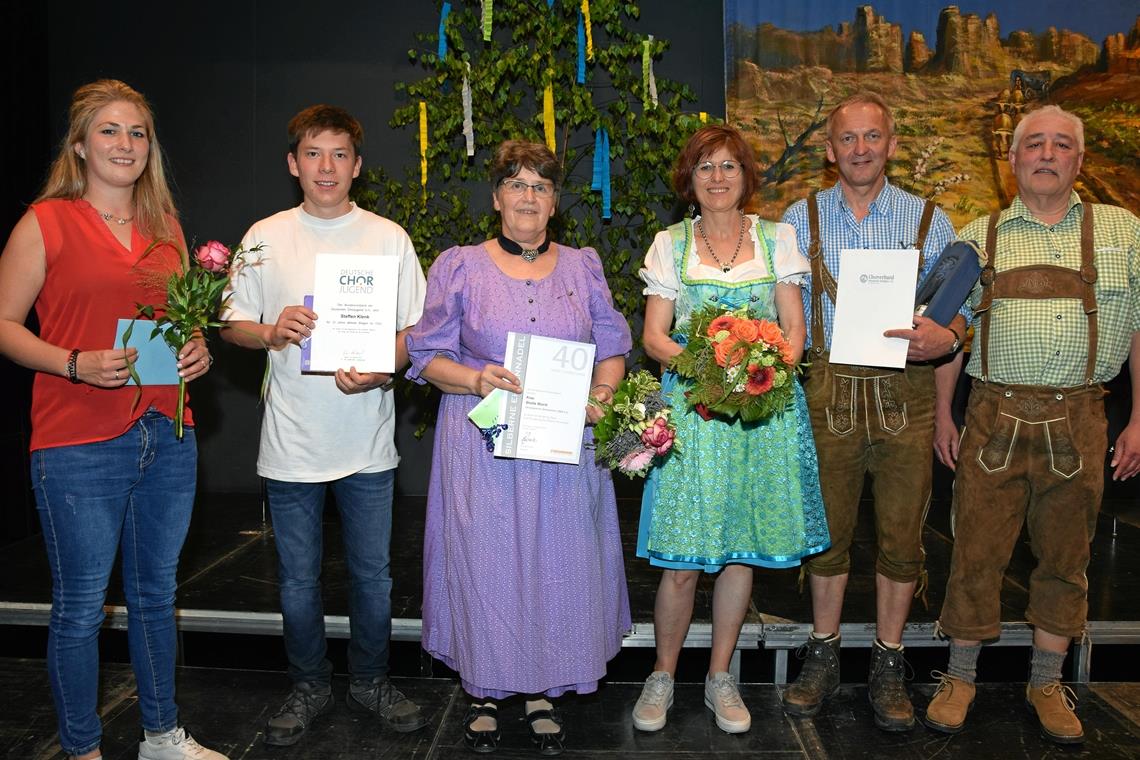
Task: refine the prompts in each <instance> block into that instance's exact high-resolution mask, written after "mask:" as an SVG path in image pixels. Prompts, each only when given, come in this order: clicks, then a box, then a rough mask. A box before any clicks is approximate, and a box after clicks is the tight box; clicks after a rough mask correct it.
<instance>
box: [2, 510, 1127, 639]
mask: <svg viewBox="0 0 1140 760" xmlns="http://www.w3.org/2000/svg"><path fill="white" fill-rule="evenodd" d="M424 505H425V504H424V497H422V496H399V497H397V500H396V505H395V508H394V514H393V529H392V617H393V618H402V619H405V620H418V619H419V617H420V606H421V603H422V581H421V558H422V548H423V518H424ZM863 507H864V508H863V509H862V512H861V514H860V520H859V525H858V529H857V532H856V540H855V544H854V546H853V547H852V572H851V578H850V581H849V583H848V587H847V601H846V604H845V614H844V620H845V622H851V623H866V622H870V621H871V620H872V619H873V611H874V560H875V540H874V522H873V508H872V506H871V504H870V502H865V503H864V505H863ZM618 510H619V515H620V520H621V526H622V541H623V544H624V545H625V557H626V574H627V579H628V583H629V595H630V607H631V609H632V614H633V620H634V622H635V623H647V622H650V621H652V618H653V615H652V611H653V598H654V594H655V592H656V588H657V582H658V579H659V577H660V573H659V571H657V570H656V569H654V568H652V567H650V566H649V565H648V563H647V562H645V561H644V560H641V559H638V558H637V557H635V556H634V547H635V545H636V543H637V521H638V514H639V510H640V504H639V503H638V502H637V501H636V500H633V499H621V500H619V502H618ZM949 515H950V508H949V503H948V502H947V501H944V500H936V501H934V502H933V503H932V505H931V509H930V514H929V517H928V520H927V526H926V531H925V536H924V546H925V549H926V552H927V562H926V567H927V570H928V572H929V574H930V583H929V588H928V591H927V602H928V603H927V604H926V605H924V604H923V603H922V602H921V601H920V600H916V601H915V603H914V606H913V609H912V612H911V617H910V620H911V622H912V623H917V624H922V623H933V622H934V621H935V620H936V619H937V616H938V611H939V610H940V609H941V606H942V596H943V592H944V590H945V586H946V578H947V575H948V573H949V566H950V552H951V546H952V539H951V537H950V525H949V523H950V517H949ZM1117 516H1118V517H1119V519H1118V517H1117ZM1138 526H1140V504H1135V503H1131V502H1126V501H1124V500H1119V501H1109V500H1106V502H1105V504H1104V509H1103V510H1102V513H1101V516H1100V520H1099V525H1098V529H1097V534H1096V538H1095V539H1094V541H1093V546H1092V561H1091V563H1090V565H1089V569H1088V577H1089V588H1090V591H1089V620H1090V621H1140V527H1138ZM1022 538H1023V540H1022V541H1021V542H1020V543H1019V544H1018V546H1017V549H1016V551H1015V552H1014V555H1013V558H1012V561H1011V562H1010V565H1009V568H1008V570H1007V572H1006V577H1005V587H1004V589H1003V593H1002V609H1003V615H1002V620H1003V621H1019V620H1022V619H1023V612H1024V609H1025V605H1026V602H1027V598H1028V596H1027V594H1028V581H1029V572H1030V571H1031V570H1032V568H1033V564H1034V561H1033V556H1032V554H1031V552H1030V549H1029V545H1028V541H1027V539H1025V537H1024V535H1023V537H1022ZM324 539H325V540H324V550H325V563H324V592H325V593H324V596H325V614H326V615H330V616H344V615H346V614H347V612H348V582H347V576H346V574H345V572H344V551H343V547H342V544H341V540H340V525H339V521H338V519H337V516H336V511H335V509H334V508H333V507H332V506H330V507H329V508H328V509H327V510H326V513H325V536H324ZM276 561H277V560H276V554H275V552H274V548H273V532H272V529H271V526H269V525H265V524H263V523H262V510H261V505H260V503H259V499H258V497H257V496H256V495H253V494H236V495H234V494H226V495H208V494H207V495H202V496H200V497H199V502H198V505H197V507H196V509H195V513H194V518H193V521H192V523H191V526H190V535H189V537H188V538H187V541H186V547H185V549H184V550H183V553H182V561H181V565H180V567H179V589H178V607H179V609H180V610H216V611H221V612H227V613H235V614H238V613H276V612H278V611H279V607H278V599H277V594H278V591H277V567H276ZM798 575H799V572H798V570H765V569H759V570H757V572H756V580H755V584H754V590H753V602H752V607H751V610H750V612H749V615H748V618H747V620H746V623H750V624H779V623H802V622H808V621H810V620H811V606H810V599H809V597H808V594H806V593H802V594H801V593H800V591H799V590H798V587H797V580H798ZM119 586H120V583H119V581H118V579H117V577H116V578H114V579H112V581H111V587H110V591H109V594H108V598H107V604H109V605H121V604H122V603H123V602H122V592H121V590H120V588H119ZM50 589H51V579H50V576H49V573H48V568H47V560H46V556H45V554H44V549H43V541H42V539H41V538H40V537H39V536H32V537H29V538H27V539H24V540H22V541H19V542H17V543H15V544H11V545H9V546H7V547H4V550H3V552H2V556H0V605H7V607H4V606H0V624H3V623H5V622H13V621H12V620H11V619H5V614H6V612H8V611H9V610H10V609H11V606H12V605H32V604H47V603H49V602H50V597H51V593H50ZM711 591H712V583H711V578H708V577H706V578H704V579H703V582H702V583H701V585H700V588H699V590H698V598H697V603H696V608H695V611H694V618H693V619H694V622H696V623H708V622H710V615H711V612H710V601H711ZM45 622H46V619H45Z"/></svg>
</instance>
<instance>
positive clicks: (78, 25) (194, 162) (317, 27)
mask: <svg viewBox="0 0 1140 760" xmlns="http://www.w3.org/2000/svg"><path fill="white" fill-rule="evenodd" d="M7 5H8V6H9V8H8V9H7V10H5V11H4V13H5V14H7V18H6V19H5V20H6V21H7V22H8V23H6V24H5V32H4V35H5V37H6V38H7V42H8V43H9V46H8V48H7V53H6V55H7V58H8V63H9V66H8V67H7V71H8V74H7V79H6V80H5V81H6V84H5V86H6V88H7V90H8V92H7V93H6V94H7V95H8V97H7V98H5V101H6V102H7V103H12V102H14V101H15V102H18V103H23V104H26V109H25V111H21V110H20V109H12V108H5V109H4V111H5V113H6V115H5V116H4V117H3V120H4V124H5V126H8V127H9V129H7V130H6V132H5V134H6V135H12V134H19V135H21V137H20V138H19V139H21V140H24V141H26V142H27V145H26V146H25V147H26V150H25V151H23V154H22V156H21V157H20V159H19V160H20V161H21V162H22V164H21V166H22V170H21V171H20V172H18V176H13V177H11V178H10V179H9V180H8V181H6V184H5V192H6V197H5V203H4V214H5V216H4V221H5V222H6V225H5V230H8V229H10V228H11V224H12V223H14V221H15V219H16V218H17V217H18V214H19V213H21V212H22V209H23V205H24V204H26V203H27V202H28V201H30V200H31V199H32V198H33V197H34V195H35V193H36V192H37V190H38V187H39V183H40V181H41V180H42V177H43V173H44V169H45V168H46V166H47V163H48V161H49V160H50V148H51V146H52V145H54V144H55V143H56V142H57V141H58V140H59V138H60V136H61V135H62V131H63V129H64V127H65V124H66V116H67V104H68V99H69V97H70V94H71V92H72V91H73V90H74V89H75V88H76V87H77V86H79V85H80V84H83V83H84V82H87V81H90V80H92V79H96V78H99V77H115V78H119V79H122V80H124V81H126V82H128V83H130V84H132V85H133V86H135V87H136V88H138V89H139V90H141V91H142V92H144V93H145V94H146V95H147V96H148V97H149V98H150V100H151V101H152V103H153V105H154V108H155V112H156V114H157V117H158V132H159V135H160V138H161V140H162V143H163V147H164V149H165V151H166V154H167V158H168V161H169V165H170V168H171V174H172V177H173V179H174V184H175V188H176V199H177V202H178V204H179V208H180V209H181V212H182V225H183V228H184V229H185V231H186V235H187V237H188V238H191V239H193V238H195V237H196V238H198V239H200V240H205V239H207V238H216V239H219V240H223V241H236V240H238V239H239V238H240V237H241V235H242V234H243V233H244V232H245V230H246V228H247V227H248V226H249V225H250V224H251V223H252V222H254V221H256V220H257V219H260V218H262V217H265V216H267V215H269V214H272V213H274V212H276V211H279V210H281V209H282V208H286V207H288V206H292V205H295V204H296V203H298V202H299V194H298V191H297V187H296V181H295V180H294V179H293V178H292V177H291V176H290V175H289V174H288V172H287V171H286V168H285V158H284V156H285V149H286V147H285V136H284V132H285V124H286V122H287V121H288V119H289V118H290V117H291V116H292V115H293V114H294V113H296V112H297V111H298V110H300V109H301V108H303V107H305V106H307V105H310V104H312V103H316V102H327V103H333V104H337V105H341V106H344V107H345V108H347V109H348V110H349V111H351V112H352V113H354V114H355V115H356V116H357V117H358V118H360V120H361V121H362V122H363V123H364V126H365V133H366V141H365V142H366V145H365V165H367V166H376V165H383V166H385V167H387V168H389V169H398V170H401V173H402V168H403V167H404V166H406V165H407V164H408V163H409V162H410V161H412V160H414V156H415V151H416V150H417V147H416V146H417V143H416V140H417V136H416V134H415V133H414V131H396V130H393V129H391V128H389V127H388V121H389V119H390V118H391V116H392V113H393V111H394V110H395V109H396V108H397V107H398V106H400V105H402V103H401V102H400V101H399V100H398V99H397V95H396V92H395V87H394V85H395V84H396V82H399V81H414V80H416V79H419V78H420V77H422V76H423V72H422V70H421V69H418V68H416V67H415V66H413V65H412V64H411V63H409V61H408V57H407V51H408V49H409V48H412V47H417V42H416V39H415V35H416V33H417V32H428V31H432V30H434V29H435V28H436V27H437V25H438V20H439V6H438V3H435V2H424V1H423V0H419V1H417V2H407V3H401V4H396V3H381V2H375V1H374V0H369V1H368V2H363V1H362V0H349V1H348V2H338V3H335V4H330V5H328V6H321V5H314V4H313V3H302V2H296V1H295V0H288V1H287V2H272V3H271V2H254V1H251V0H234V1H232V2H218V1H217V0H205V1H204V2H197V3H187V4H182V3H171V4H166V5H165V6H163V5H161V4H160V5H152V6H147V7H145V8H141V7H140V8H134V9H120V11H121V12H119V11H116V12H115V13H113V14H112V15H113V21H114V23H113V24H111V25H109V26H108V25H107V24H106V22H107V21H108V19H107V17H106V14H101V15H100V17H99V18H95V17H94V16H92V15H90V12H91V11H92V8H91V6H88V5H80V4H72V3H52V4H45V5H44V6H43V7H42V8H39V9H37V8H34V7H32V8H28V7H16V6H24V4H16V3H12V4H7ZM641 8H642V13H641V16H642V17H641V19H640V20H639V21H638V22H637V23H636V24H634V25H633V26H634V27H635V28H636V29H638V30H639V31H641V32H645V33H649V34H654V35H656V36H657V37H659V38H663V39H668V40H670V41H671V48H670V50H669V51H668V53H667V54H666V55H665V57H664V59H663V60H661V61H660V62H658V63H657V67H656V71H657V75H658V76H659V77H667V78H671V79H675V80H678V81H681V82H684V83H686V84H688V85H689V86H690V87H692V88H693V89H694V91H695V92H696V93H697V100H696V101H695V102H694V103H693V104H692V106H691V107H692V108H693V109H694V110H703V111H708V112H710V113H712V114H719V115H723V113H724V82H723V55H724V53H723V47H722V43H721V39H722V28H721V27H722V20H721V6H720V3H704V2H701V3H696V2H691V1H689V0H649V1H648V2H643V3H641ZM26 110H31V111H32V113H31V115H30V117H29V115H28V113H26ZM476 129H478V125H476ZM5 160H6V161H10V160H12V159H11V158H6V159H5ZM5 234H6V233H5ZM213 350H214V351H215V353H216V354H217V355H218V363H217V365H216V366H215V368H214V370H213V371H212V372H211V373H210V374H209V375H208V376H207V377H206V378H205V379H204V380H202V381H199V382H198V383H195V384H194V387H193V389H192V391H193V393H192V395H193V406H194V411H195V416H196V418H197V421H198V431H199V445H200V449H201V461H202V467H201V471H200V481H199V482H200V488H201V489H202V490H204V491H207V492H222V491H254V490H257V488H258V480H257V478H256V475H255V473H254V462H255V459H256V453H257V437H258V429H259V420H260V414H261V410H260V407H259V405H258V401H257V391H258V385H259V382H260V379H261V368H262V366H263V359H262V357H261V356H260V355H259V354H257V353H256V352H253V351H243V350H240V349H235V348H233V347H231V346H228V345H224V344H221V343H220V341H216V345H214V346H213ZM0 373H2V375H3V383H4V388H5V389H9V388H16V389H25V390H22V392H24V393H25V394H26V385H27V375H26V373H24V372H23V371H22V370H19V369H18V368H15V367H13V366H12V365H11V364H8V363H5V364H3V365H0ZM10 413H11V415H12V419H11V421H10V422H9V420H8V418H7V417H5V418H4V421H5V423H6V424H8V425H10V426H11V427H12V429H13V432H14V433H15V434H17V435H18V434H20V432H21V430H22V429H23V427H22V426H26V400H20V401H18V403H16V404H15V405H13V406H12V407H11V409H10ZM6 414H7V413H6ZM418 414H419V411H418V410H417V409H414V408H408V406H407V405H405V406H404V408H403V411H402V414H401V419H402V423H401V425H400V430H399V434H398V438H399V441H398V443H399V446H400V450H401V452H402V454H403V464H402V465H401V468H400V473H399V488H400V490H401V491H403V492H405V493H422V492H424V491H426V487H427V475H428V467H429V463H430V455H431V440H430V434H429V435H428V436H425V438H424V439H423V440H422V441H417V440H415V439H414V438H412V437H411V435H410V431H411V430H412V429H414V421H415V420H416V419H417V418H418ZM20 446H26V444H25V443H22V442H20V441H19V440H14V442H13V443H12V444H10V445H9V446H7V447H6V451H9V452H11V454H12V455H13V456H15V455H16V451H17V449H18V448H19V447H20ZM16 469H17V471H18V468H16ZM22 471H23V472H26V468H25V469H23V470H22ZM15 491H16V489H13V492H15ZM20 493H26V487H25V488H23V489H22V490H21V491H20Z"/></svg>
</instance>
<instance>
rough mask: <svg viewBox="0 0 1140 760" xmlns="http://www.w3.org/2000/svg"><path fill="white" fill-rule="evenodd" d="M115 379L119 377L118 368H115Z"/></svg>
mask: <svg viewBox="0 0 1140 760" xmlns="http://www.w3.org/2000/svg"><path fill="white" fill-rule="evenodd" d="M115 379H116V380H118V379H119V370H115Z"/></svg>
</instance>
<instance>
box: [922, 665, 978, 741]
mask: <svg viewBox="0 0 1140 760" xmlns="http://www.w3.org/2000/svg"><path fill="white" fill-rule="evenodd" d="M931 675H932V676H939V677H940V678H941V679H942V680H941V681H939V682H938V688H937V689H935V690H934V696H933V697H931V699H930V704H929V705H927V706H926V717H925V718H924V720H923V722H924V723H926V725H927V726H929V727H930V728H933V729H934V730H935V731H941V732H943V733H946V734H956V733H958V732H959V731H961V730H962V728H963V727H965V725H966V713H968V712H970V708H971V707H973V706H974V695H975V694H976V693H977V687H975V686H974V684H972V683H966V682H965V681H963V680H961V679H959V678H954V677H953V676H951V675H948V674H946V673H941V672H939V671H937V670H936V671H934V672H933V673H931Z"/></svg>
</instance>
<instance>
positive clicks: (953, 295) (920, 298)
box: [914, 240, 982, 327]
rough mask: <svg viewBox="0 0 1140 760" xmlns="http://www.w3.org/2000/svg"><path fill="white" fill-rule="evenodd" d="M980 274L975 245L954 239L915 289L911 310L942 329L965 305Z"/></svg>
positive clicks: (978, 257) (980, 266)
mask: <svg viewBox="0 0 1140 760" xmlns="http://www.w3.org/2000/svg"><path fill="white" fill-rule="evenodd" d="M981 272H982V265H981V261H980V253H979V251H978V245H977V243H975V242H973V241H971V240H956V241H954V242H953V243H950V244H948V245H947V246H946V247H945V248H944V249H942V255H941V256H939V257H938V262H937V263H936V264H935V265H934V268H933V269H931V270H930V274H928V275H927V276H926V279H925V280H923V281H922V284H921V285H919V287H918V295H917V296H916V297H915V300H914V302H915V311H916V312H917V313H919V314H921V315H922V316H924V317H928V318H930V319H933V320H934V321H935V322H937V323H938V324H940V325H942V326H943V327H946V326H947V325H949V324H950V322H951V320H953V319H954V315H955V314H957V313H958V310H959V309H961V308H962V304H964V303H965V302H966V297H967V296H969V295H970V291H971V290H972V289H973V287H974V283H976V282H977V281H978V275H979V274H981Z"/></svg>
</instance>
